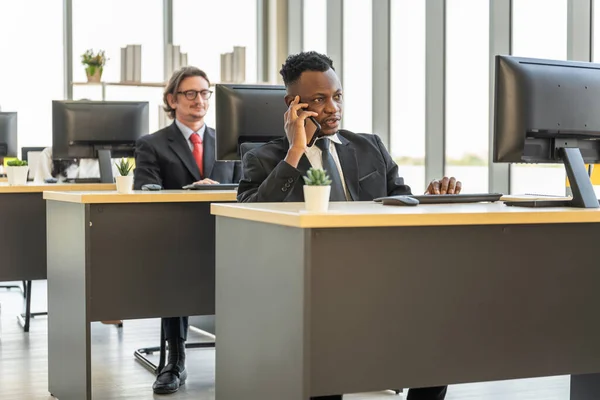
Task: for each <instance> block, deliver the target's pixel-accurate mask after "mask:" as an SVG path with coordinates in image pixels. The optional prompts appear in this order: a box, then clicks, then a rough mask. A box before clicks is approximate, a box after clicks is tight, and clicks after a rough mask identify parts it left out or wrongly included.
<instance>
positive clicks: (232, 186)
mask: <svg viewBox="0 0 600 400" xmlns="http://www.w3.org/2000/svg"><path fill="white" fill-rule="evenodd" d="M237 188H238V184H237V183H217V184H214V185H203V184H201V183H192V184H191V185H185V186H184V187H183V188H182V189H185V190H237Z"/></svg>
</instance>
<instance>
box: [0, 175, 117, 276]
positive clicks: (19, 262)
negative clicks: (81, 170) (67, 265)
mask: <svg viewBox="0 0 600 400" xmlns="http://www.w3.org/2000/svg"><path fill="white" fill-rule="evenodd" d="M115 188H116V187H115V185H110V184H89V185H88V184H65V185H62V184H60V185H58V184H54V185H52V184H48V185H45V184H27V185H25V186H8V184H7V183H0V221H2V224H1V225H2V236H0V254H1V257H2V266H1V267H0V282H7V281H22V280H35V279H46V203H45V201H44V199H43V198H42V192H43V191H44V190H48V189H53V190H62V191H69V190H115Z"/></svg>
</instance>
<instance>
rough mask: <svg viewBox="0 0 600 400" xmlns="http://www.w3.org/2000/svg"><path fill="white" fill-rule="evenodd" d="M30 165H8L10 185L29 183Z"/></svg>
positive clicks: (7, 175) (7, 172) (7, 171)
mask: <svg viewBox="0 0 600 400" xmlns="http://www.w3.org/2000/svg"><path fill="white" fill-rule="evenodd" d="M28 172H29V166H27V165H24V166H22V167H10V166H7V167H6V177H7V178H8V184H9V185H10V186H22V185H26V184H27V173H28Z"/></svg>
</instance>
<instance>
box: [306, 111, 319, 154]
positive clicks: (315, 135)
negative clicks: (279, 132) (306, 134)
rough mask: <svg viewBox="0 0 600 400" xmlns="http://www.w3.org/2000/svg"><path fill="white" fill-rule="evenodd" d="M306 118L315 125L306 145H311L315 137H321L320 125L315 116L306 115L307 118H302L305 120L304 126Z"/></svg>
mask: <svg viewBox="0 0 600 400" xmlns="http://www.w3.org/2000/svg"><path fill="white" fill-rule="evenodd" d="M306 120H310V121H311V122H312V123H313V124H314V125H315V127H316V130H315V133H314V135H313V137H312V138H311V139H310V142H308V144H307V146H308V147H312V145H313V144H315V142H316V141H317V139H318V138H320V137H321V125H320V124H319V123H318V122H317V120H316V119H315V117H308V118H307V119H305V120H304V121H305V122H304V126H306Z"/></svg>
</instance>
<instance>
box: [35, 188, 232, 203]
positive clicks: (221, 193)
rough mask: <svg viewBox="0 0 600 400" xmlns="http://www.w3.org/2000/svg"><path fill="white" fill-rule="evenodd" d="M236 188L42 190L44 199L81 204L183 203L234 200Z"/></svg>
mask: <svg viewBox="0 0 600 400" xmlns="http://www.w3.org/2000/svg"><path fill="white" fill-rule="evenodd" d="M236 196H237V191H236V190H206V191H204V190H161V191H142V190H136V191H134V192H133V193H131V194H121V193H117V192H116V191H113V192H89V191H81V192H58V191H49V192H44V199H46V200H56V201H65V202H68V203H81V204H111V203H185V202H212V201H236Z"/></svg>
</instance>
